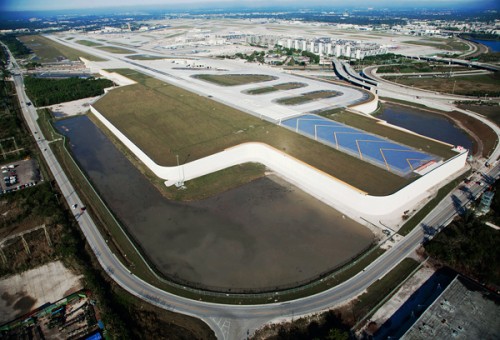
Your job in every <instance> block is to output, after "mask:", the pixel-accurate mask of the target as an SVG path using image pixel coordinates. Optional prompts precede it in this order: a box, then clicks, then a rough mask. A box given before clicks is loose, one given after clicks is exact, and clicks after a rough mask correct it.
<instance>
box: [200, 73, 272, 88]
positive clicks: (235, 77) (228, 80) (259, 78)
mask: <svg viewBox="0 0 500 340" xmlns="http://www.w3.org/2000/svg"><path fill="white" fill-rule="evenodd" d="M192 77H193V78H196V79H201V80H204V81H208V82H210V83H214V84H217V85H220V86H237V85H245V84H251V83H262V82H265V81H271V80H276V79H278V78H277V77H273V76H268V75H265V74H196V75H194V76H192Z"/></svg>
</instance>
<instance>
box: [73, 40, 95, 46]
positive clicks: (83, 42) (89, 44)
mask: <svg viewBox="0 0 500 340" xmlns="http://www.w3.org/2000/svg"><path fill="white" fill-rule="evenodd" d="M75 42H76V43H78V44H80V45H84V46H91V47H92V46H102V44H100V43H96V42H93V41H90V40H77V41H75Z"/></svg>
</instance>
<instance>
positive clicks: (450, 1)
mask: <svg viewBox="0 0 500 340" xmlns="http://www.w3.org/2000/svg"><path fill="white" fill-rule="evenodd" d="M491 3H494V2H492V0H397V1H394V0H371V1H369V0H349V1H345V0H307V1H299V0H266V1H264V0H0V10H3V11H40V10H64V9H89V8H103V7H119V8H124V7H127V6H147V5H162V6H174V7H176V8H182V7H183V6H186V8H196V7H197V6H199V7H200V8H207V7H209V6H211V5H213V6H216V7H218V8H220V7H224V6H231V7H234V6H235V5H238V6H241V7H245V6H248V7H255V8H257V7H259V6H261V7H270V6H273V5H275V6H286V5H287V4H292V5H294V6H300V7H304V8H307V7H311V6H332V7H340V8H342V7H344V6H345V7H347V6H349V7H352V6H357V5H359V6H366V7H380V6H383V7H392V5H393V4H397V5H398V7H401V5H403V4H407V5H408V6H409V7H414V6H418V7H422V6H429V7H432V6H439V7H442V6H446V5H449V6H450V7H454V6H460V5H477V6H478V7H479V6H481V5H487V4H491ZM495 7H497V6H495Z"/></svg>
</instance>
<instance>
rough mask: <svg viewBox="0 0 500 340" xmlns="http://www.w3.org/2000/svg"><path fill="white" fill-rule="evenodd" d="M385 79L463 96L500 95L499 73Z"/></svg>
mask: <svg viewBox="0 0 500 340" xmlns="http://www.w3.org/2000/svg"><path fill="white" fill-rule="evenodd" d="M385 78H386V79H387V80H390V81H393V82H396V83H398V84H402V85H406V86H414V87H418V88H421V89H425V90H430V91H438V92H444V93H453V94H459V95H464V96H478V97H484V96H485V95H487V96H489V97H497V96H500V74H499V73H498V72H496V73H492V74H483V75H475V76H461V77H452V78H406V77H385Z"/></svg>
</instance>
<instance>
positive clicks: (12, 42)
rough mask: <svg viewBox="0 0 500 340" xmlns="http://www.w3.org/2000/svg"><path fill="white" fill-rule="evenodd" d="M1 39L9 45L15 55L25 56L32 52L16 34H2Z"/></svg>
mask: <svg viewBox="0 0 500 340" xmlns="http://www.w3.org/2000/svg"><path fill="white" fill-rule="evenodd" d="M0 40H1V41H2V42H3V43H4V44H5V45H7V47H8V48H9V50H10V51H11V52H12V54H13V55H14V57H16V58H17V57H20V58H25V57H26V56H28V55H30V54H31V50H30V49H29V48H27V47H26V46H25V45H24V44H23V43H22V42H20V41H19V40H18V39H17V37H16V36H15V35H10V34H9V35H2V36H0Z"/></svg>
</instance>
